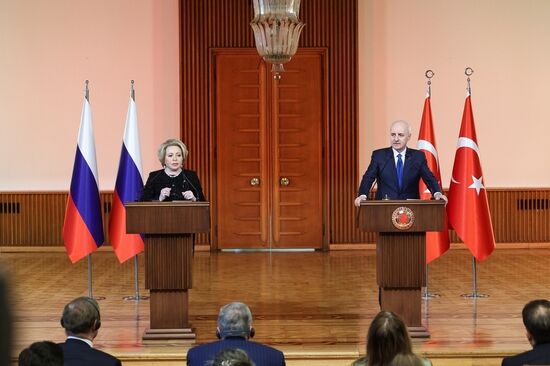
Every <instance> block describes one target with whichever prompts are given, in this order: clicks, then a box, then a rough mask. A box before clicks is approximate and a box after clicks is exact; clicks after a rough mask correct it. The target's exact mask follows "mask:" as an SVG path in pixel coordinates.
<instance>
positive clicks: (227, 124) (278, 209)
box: [213, 49, 326, 249]
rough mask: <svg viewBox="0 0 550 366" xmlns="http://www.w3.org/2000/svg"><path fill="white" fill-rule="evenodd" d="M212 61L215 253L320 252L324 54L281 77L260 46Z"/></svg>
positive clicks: (302, 60)
mask: <svg viewBox="0 0 550 366" xmlns="http://www.w3.org/2000/svg"><path fill="white" fill-rule="evenodd" d="M213 60H214V61H213V68H214V70H213V75H214V79H213V91H214V93H213V94H214V95H213V111H214V121H215V126H214V127H215V129H216V131H215V136H216V141H215V159H216V164H215V166H216V177H217V179H216V222H217V225H216V228H215V231H216V233H215V235H216V238H217V240H216V244H217V248H219V249H224V248H245V249H247V248H249V249H252V248H263V249H282V248H321V247H322V244H323V239H324V238H323V231H324V230H323V228H324V225H323V218H324V210H323V197H322V196H323V174H324V170H323V135H324V134H323V131H324V126H325V125H326V123H325V111H324V108H325V105H326V103H325V89H326V88H325V87H324V71H323V70H324V60H325V55H324V50H303V51H302V52H299V53H298V54H297V55H296V56H295V57H293V59H292V61H291V62H290V63H288V64H287V65H285V69H286V71H285V72H284V73H283V74H282V78H281V79H280V80H275V79H274V78H273V76H272V74H271V71H270V68H271V65H268V64H266V63H265V62H264V61H262V59H261V58H260V57H259V56H258V55H257V52H256V50H255V49H230V50H227V49H224V50H216V51H215V52H214V57H213Z"/></svg>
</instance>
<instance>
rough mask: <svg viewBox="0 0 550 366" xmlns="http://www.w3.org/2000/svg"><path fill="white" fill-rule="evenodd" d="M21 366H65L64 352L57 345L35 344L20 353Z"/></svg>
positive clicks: (43, 342) (51, 343)
mask: <svg viewBox="0 0 550 366" xmlns="http://www.w3.org/2000/svg"><path fill="white" fill-rule="evenodd" d="M18 365H19V366H63V350H62V349H61V346H60V345H59V344H57V343H53V342H49V341H42V342H34V343H33V344H31V345H30V346H29V347H27V348H25V349H24V350H22V351H21V353H19V363H18Z"/></svg>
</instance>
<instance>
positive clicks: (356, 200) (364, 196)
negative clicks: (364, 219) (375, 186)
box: [354, 194, 367, 207]
mask: <svg viewBox="0 0 550 366" xmlns="http://www.w3.org/2000/svg"><path fill="white" fill-rule="evenodd" d="M366 200H367V196H366V195H364V194H362V195H360V196H359V197H357V198H356V199H355V203H354V204H355V207H359V206H361V201H366Z"/></svg>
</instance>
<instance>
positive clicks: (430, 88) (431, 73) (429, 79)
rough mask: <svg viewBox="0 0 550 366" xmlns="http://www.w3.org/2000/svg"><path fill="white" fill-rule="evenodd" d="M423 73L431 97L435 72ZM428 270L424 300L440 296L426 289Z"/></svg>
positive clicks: (427, 272)
mask: <svg viewBox="0 0 550 366" xmlns="http://www.w3.org/2000/svg"><path fill="white" fill-rule="evenodd" d="M424 75H425V76H426V79H428V82H427V84H428V91H427V94H428V95H427V96H428V97H429V98H431V96H432V78H433V77H434V75H435V73H434V72H433V70H426V72H425V73H424ZM424 240H425V239H424ZM429 272H430V269H429V265H428V264H427V263H426V287H425V288H424V293H423V294H422V299H424V300H430V299H433V298H436V297H439V296H440V295H439V294H433V293H430V291H429V289H428V275H429Z"/></svg>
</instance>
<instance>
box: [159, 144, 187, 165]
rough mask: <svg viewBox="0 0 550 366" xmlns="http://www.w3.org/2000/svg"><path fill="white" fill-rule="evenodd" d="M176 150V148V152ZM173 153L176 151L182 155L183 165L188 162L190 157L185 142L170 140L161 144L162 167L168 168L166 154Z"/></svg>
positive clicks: (160, 157)
mask: <svg viewBox="0 0 550 366" xmlns="http://www.w3.org/2000/svg"><path fill="white" fill-rule="evenodd" d="M174 148H176V149H175V150H174ZM167 151H169V152H173V151H175V152H176V153H178V154H181V159H182V161H181V163H182V164H183V163H184V162H185V160H187V155H189V151H188V150H187V146H185V144H184V143H183V142H181V141H180V140H178V139H168V140H166V141H164V142H163V143H162V144H160V147H159V151H158V159H159V161H160V164H161V165H162V166H166V165H167V164H166V152H167Z"/></svg>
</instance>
